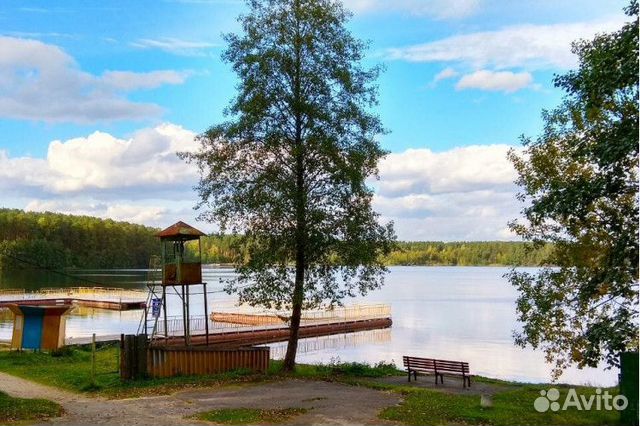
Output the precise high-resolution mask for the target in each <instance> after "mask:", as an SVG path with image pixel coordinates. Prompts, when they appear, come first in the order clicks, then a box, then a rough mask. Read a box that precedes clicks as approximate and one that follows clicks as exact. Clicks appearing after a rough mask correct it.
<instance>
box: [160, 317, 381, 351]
mask: <svg viewBox="0 0 640 426" xmlns="http://www.w3.org/2000/svg"><path fill="white" fill-rule="evenodd" d="M391 325H392V321H391V318H370V319H361V320H351V321H338V322H325V323H318V324H304V325H301V326H300V331H299V337H300V338H301V339H304V338H310V337H322V336H331V335H334V334H343V333H355V332H357V331H366V330H377V329H383V328H389V327H391ZM289 336H290V330H289V326H288V325H284V324H283V325H280V326H267V327H260V328H253V327H252V328H249V329H242V328H239V329H236V330H233V331H216V332H214V333H209V339H208V340H209V345H215V346H216V347H224V348H237V347H245V346H253V345H265V344H268V343H278V342H285V341H287V340H289ZM206 337H207V336H206V335H205V334H192V335H191V344H192V345H195V346H200V345H205V344H206V341H207V338H206ZM154 344H157V345H163V346H164V345H166V346H182V345H184V339H183V338H182V337H180V336H172V337H169V338H167V339H163V338H159V339H156V340H155V341H154V342H152V345H154Z"/></svg>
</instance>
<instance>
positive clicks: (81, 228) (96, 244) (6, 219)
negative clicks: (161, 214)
mask: <svg viewBox="0 0 640 426" xmlns="http://www.w3.org/2000/svg"><path fill="white" fill-rule="evenodd" d="M156 232H157V230H156V229H154V228H149V227H146V226H142V225H135V224H131V223H127V222H114V221H113V220H103V219H99V218H95V217H90V216H71V215H64V214H59V213H49V212H47V213H35V212H25V211H22V210H15V209H0V268H3V267H5V268H6V267H12V268H32V267H43V268H53V269H59V268H65V267H78V268H116V267H117V268H127V267H134V268H143V267H147V266H148V263H149V257H150V256H151V254H154V253H157V252H159V244H158V241H157V239H156V238H155V237H154V234H155V233H156ZM18 259H20V260H18Z"/></svg>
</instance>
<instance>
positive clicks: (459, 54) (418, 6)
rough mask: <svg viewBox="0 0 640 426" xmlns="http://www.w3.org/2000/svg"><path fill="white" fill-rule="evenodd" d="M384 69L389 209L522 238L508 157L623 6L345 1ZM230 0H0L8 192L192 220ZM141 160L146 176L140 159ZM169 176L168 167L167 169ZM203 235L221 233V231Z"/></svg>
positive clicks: (3, 167)
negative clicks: (201, 144)
mask: <svg viewBox="0 0 640 426" xmlns="http://www.w3.org/2000/svg"><path fill="white" fill-rule="evenodd" d="M345 5H346V6H347V7H348V8H350V9H351V10H353V11H354V17H353V19H352V20H351V22H350V23H349V27H350V29H351V30H352V32H353V33H354V34H355V35H356V36H358V37H360V38H363V39H367V40H370V41H371V49H370V50H369V54H368V57H367V60H366V61H367V62H368V63H370V64H376V63H383V64H384V65H385V66H386V72H385V73H384V74H383V75H382V76H381V78H380V80H379V86H380V106H379V109H378V112H379V114H380V116H381V118H382V120H383V122H384V124H385V126H386V127H387V128H388V129H389V130H390V133H389V134H388V135H385V136H384V137H383V138H382V144H383V145H384V147H385V148H387V149H388V150H390V151H391V152H392V154H391V155H390V157H388V158H387V159H386V160H384V161H383V163H381V165H380V168H381V181H380V182H378V183H376V184H375V186H376V188H377V189H378V193H377V195H376V207H377V208H378V210H379V211H380V212H381V213H382V215H383V217H384V218H385V219H392V220H394V221H395V222H396V225H397V229H398V234H399V236H400V237H401V238H403V239H442V240H464V239H510V238H512V236H511V235H510V234H509V233H508V232H507V230H506V222H507V220H509V219H511V218H513V217H514V216H515V215H517V212H518V210H519V208H520V206H518V205H517V203H516V201H515V199H513V195H514V193H515V191H516V189H515V188H514V187H513V185H512V181H513V178H514V175H513V171H512V169H510V167H509V165H508V164H506V163H505V162H506V160H505V158H504V153H505V152H506V150H507V149H508V147H510V146H516V147H517V145H518V137H519V135H521V134H527V135H536V134H537V133H538V132H539V130H540V127H541V118H540V112H541V110H542V109H544V108H552V107H554V106H555V105H557V104H558V102H559V100H560V99H561V93H560V92H559V91H558V90H557V89H555V88H553V85H552V78H553V75H554V74H556V73H563V72H566V71H567V70H568V69H570V68H571V67H573V66H575V57H573V55H572V54H571V53H570V49H569V44H570V42H571V40H574V39H576V38H580V37H591V36H592V35H593V34H595V33H596V32H602V31H611V30H614V29H616V28H618V27H619V26H621V23H622V22H623V21H624V16H623V14H622V12H621V9H622V7H624V5H625V3H624V2H621V1H573V0H566V1H557V0H556V1H549V0H538V1H530V2H527V1H520V2H513V1H507V0H503V1H490V0H448V1H446V0H395V1H393V2H389V1H386V0H345ZM245 10H246V8H245V6H244V4H243V2H240V1H234V0H173V1H172V0H167V1H100V2H98V1H86V0H82V1H59V2H50V1H28V0H23V1H10V0H9V1H8V0H4V1H3V2H2V3H1V4H0V28H1V30H0V130H1V131H0V178H2V181H0V194H2V200H3V201H2V204H3V205H4V206H9V207H17V208H26V209H29V210H56V211H62V212H67V213H80V214H95V215H99V216H102V217H113V218H114V219H122V220H131V221H136V222H143V223H148V224H151V225H154V226H163V225H165V224H169V223H168V222H171V221H172V220H173V219H177V218H185V219H187V220H193V217H194V212H193V211H192V209H191V207H192V206H193V205H194V203H195V200H196V197H195V194H194V193H193V192H192V191H191V190H190V188H191V187H192V186H193V184H195V182H196V179H197V176H196V174H195V171H194V170H192V169H189V168H188V167H187V166H186V165H184V164H181V163H178V162H177V161H176V160H175V158H174V157H173V155H171V154H172V150H182V149H194V148H195V145H194V144H193V142H192V139H193V135H195V134H197V133H199V132H201V131H203V130H204V129H206V128H207V127H208V126H209V125H211V124H214V123H217V122H219V121H220V120H221V119H222V118H223V115H222V111H223V109H224V107H225V106H226V105H227V103H228V101H229V99H230V98H231V97H232V96H233V95H234V84H235V82H236V76H235V75H233V74H232V73H231V72H230V69H229V66H228V65H227V64H224V63H223V62H221V60H220V53H221V52H222V50H223V49H224V41H223V39H222V37H221V34H222V33H225V32H234V31H238V30H239V27H238V24H237V23H236V16H237V15H238V14H239V13H242V12H243V11H245ZM131 159H135V162H136V166H137V167H131V164H130V163H131V161H128V160H131ZM167 169H170V171H167ZM201 227H203V228H205V229H207V230H211V229H213V228H212V227H211V226H210V225H208V224H201Z"/></svg>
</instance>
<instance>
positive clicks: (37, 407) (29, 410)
mask: <svg viewBox="0 0 640 426" xmlns="http://www.w3.org/2000/svg"><path fill="white" fill-rule="evenodd" d="M61 414H62V408H61V407H60V406H59V405H58V404H56V403H55V402H51V401H47V400H46V399H26V398H13V397H11V396H9V395H7V394H6V393H4V392H0V424H20V423H22V422H26V421H33V420H46V419H49V418H51V417H57V416H59V415H61Z"/></svg>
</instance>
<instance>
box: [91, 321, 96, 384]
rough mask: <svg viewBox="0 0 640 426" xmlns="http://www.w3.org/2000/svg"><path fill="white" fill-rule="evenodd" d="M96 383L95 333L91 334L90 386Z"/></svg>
mask: <svg viewBox="0 0 640 426" xmlns="http://www.w3.org/2000/svg"><path fill="white" fill-rule="evenodd" d="M95 385H96V333H93V335H92V336H91V386H95Z"/></svg>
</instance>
